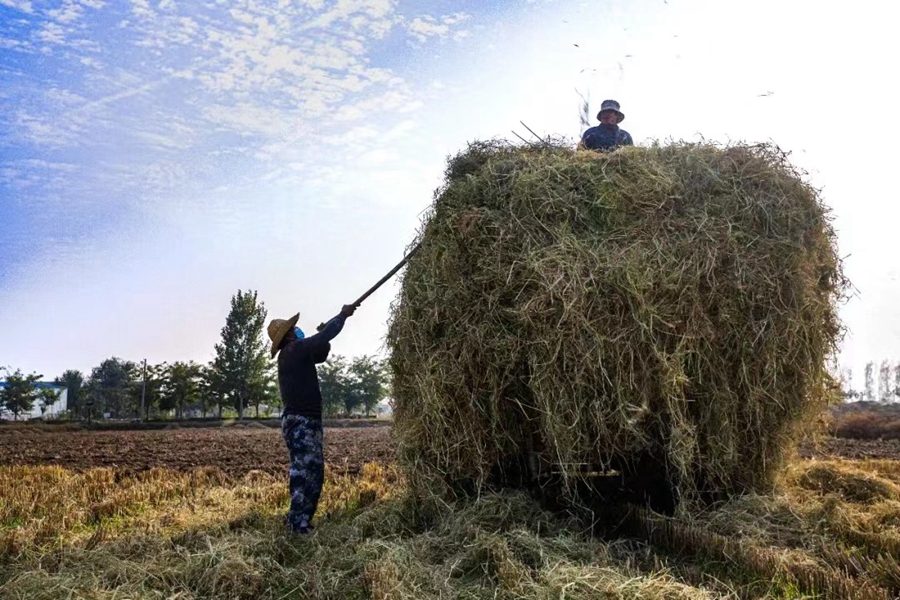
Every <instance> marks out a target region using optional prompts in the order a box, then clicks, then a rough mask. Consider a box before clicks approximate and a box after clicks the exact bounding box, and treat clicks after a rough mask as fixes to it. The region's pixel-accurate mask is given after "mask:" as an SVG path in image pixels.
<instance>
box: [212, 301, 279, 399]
mask: <svg viewBox="0 0 900 600" xmlns="http://www.w3.org/2000/svg"><path fill="white" fill-rule="evenodd" d="M266 314H267V311H266V307H265V305H264V304H263V303H262V302H259V301H258V300H257V294H256V292H255V291H253V292H250V291H248V292H246V293H245V292H242V291H241V290H238V292H237V294H235V295H234V296H232V298H231V310H230V312H229V313H228V317H227V318H226V319H225V327H223V328H222V341H221V343H219V344H216V357H215V359H214V360H213V370H214V371H215V375H214V377H213V379H214V381H215V384H216V388H217V391H218V393H219V394H220V396H219V397H220V403H221V402H230V403H231V404H232V405H233V406H234V408H235V409H236V410H237V411H238V415H239V417H243V413H244V408H245V407H247V406H248V405H253V404H256V405H257V406H258V405H259V403H260V402H262V401H264V399H265V398H266V397H267V393H268V392H267V388H268V387H269V384H270V382H271V380H272V363H271V361H270V360H269V347H268V344H267V343H266V341H265V339H264V337H263V328H264V326H265V321H266ZM219 412H220V414H221V404H220V409H219Z"/></svg>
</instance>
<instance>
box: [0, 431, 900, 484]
mask: <svg viewBox="0 0 900 600" xmlns="http://www.w3.org/2000/svg"><path fill="white" fill-rule="evenodd" d="M801 455H802V456H804V457H806V458H810V457H813V456H815V457H817V458H853V459H858V458H874V459H895V460H900V440H849V439H838V438H826V439H824V440H823V441H822V442H821V443H820V444H819V446H818V447H817V448H813V447H810V446H807V447H805V448H803V449H802V450H801ZM393 458H394V445H393V441H392V440H391V437H390V428H389V427H366V428H326V429H325V460H326V462H328V464H329V465H330V466H331V468H332V469H334V470H335V471H336V472H340V473H357V472H359V469H360V468H361V466H362V465H363V464H364V463H366V462H378V463H382V464H385V463H388V462H391V461H392V460H393ZM17 464H18V465H47V464H55V465H60V466H64V467H67V468H71V469H75V470H84V469H89V468H92V467H118V468H121V469H126V470H134V471H142V470H146V469H149V468H152V467H164V468H168V469H175V470H179V471H187V470H190V469H191V468H193V467H206V466H216V467H219V468H221V469H222V470H223V471H225V472H226V473H228V474H231V475H236V474H241V473H246V472H248V471H252V470H259V471H265V472H268V473H283V472H284V470H285V469H286V468H287V452H286V451H285V448H284V443H283V442H282V440H281V435H280V432H279V431H278V430H277V429H272V428H268V427H259V428H243V427H241V428H237V427H224V428H222V427H220V428H202V429H171V430H164V431H93V432H92V431H60V432H53V433H47V432H45V431H40V430H36V429H35V430H32V429H28V428H22V429H14V430H7V431H0V465H17Z"/></svg>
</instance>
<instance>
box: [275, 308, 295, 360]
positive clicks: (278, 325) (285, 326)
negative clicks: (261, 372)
mask: <svg viewBox="0 0 900 600" xmlns="http://www.w3.org/2000/svg"><path fill="white" fill-rule="evenodd" d="M299 320H300V313H297V314H296V315H294V316H293V317H291V318H290V319H288V320H284V319H272V320H271V321H269V327H268V332H269V339H270V340H272V358H275V355H276V354H278V346H280V345H281V340H283V339H284V336H286V335H287V334H288V333H290V331H291V329H293V328H294V325H296V324H297V321H299Z"/></svg>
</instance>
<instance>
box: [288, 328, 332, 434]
mask: <svg viewBox="0 0 900 600" xmlns="http://www.w3.org/2000/svg"><path fill="white" fill-rule="evenodd" d="M344 321H345V318H344V317H343V316H341V315H338V316H337V317H335V318H333V319H332V320H330V321H329V322H328V323H327V324H326V325H325V327H324V328H323V329H322V331H320V332H319V333H317V334H316V335H314V336H311V337H308V338H305V339H302V340H297V341H295V342H292V343H290V344H288V345H287V346H285V347H284V348H282V350H281V352H280V354H279V355H278V388H279V390H280V391H281V401H282V403H283V404H284V413H283V414H285V415H300V416H303V417H309V418H311V419H321V418H322V391H321V390H320V389H319V374H318V373H317V372H316V365H317V364H319V363H323V362H325V360H326V359H327V358H328V352H329V351H330V350H331V344H330V343H329V342H330V341H331V340H332V339H334V337H335V336H337V334H339V333H340V332H341V329H343V327H344ZM288 335H293V333H288Z"/></svg>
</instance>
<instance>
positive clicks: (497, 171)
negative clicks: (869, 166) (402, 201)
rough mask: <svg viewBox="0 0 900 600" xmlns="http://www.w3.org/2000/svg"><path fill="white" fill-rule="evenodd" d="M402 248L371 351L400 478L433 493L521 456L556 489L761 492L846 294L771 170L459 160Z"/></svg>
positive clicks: (650, 159) (511, 150)
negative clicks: (398, 277) (545, 467)
mask: <svg viewBox="0 0 900 600" xmlns="http://www.w3.org/2000/svg"><path fill="white" fill-rule="evenodd" d="M419 241H420V242H421V249H420V250H419V252H418V253H417V254H416V255H415V256H414V257H413V258H412V260H411V261H410V263H409V266H408V268H407V271H406V273H405V275H404V279H403V287H402V291H401V296H400V300H399V301H398V303H397V304H396V306H395V308H394V313H393V316H392V323H391V327H390V333H389V345H390V347H391V351H392V357H391V363H392V367H393V371H394V398H395V413H394V414H395V431H396V433H397V436H398V440H399V441H400V443H401V446H402V448H401V452H402V456H403V457H404V460H405V462H406V464H407V465H408V466H409V467H410V468H411V472H412V474H413V477H414V479H415V480H417V481H418V480H421V481H423V482H425V483H426V484H427V485H428V486H430V487H431V488H433V489H439V488H440V486H441V485H442V484H443V483H444V482H448V483H450V484H451V485H456V484H458V483H459V482H461V481H466V480H468V481H470V482H472V483H473V484H474V485H472V486H471V487H473V488H475V489H480V488H481V486H482V485H483V484H484V483H485V482H487V481H490V480H491V479H492V478H493V476H494V474H495V472H496V471H495V469H496V467H497V465H504V464H509V463H514V462H515V460H516V459H517V458H518V457H519V456H520V455H521V454H522V452H524V451H526V450H528V449H529V448H531V447H534V448H535V449H537V450H540V451H541V452H542V453H543V455H544V457H545V458H546V459H547V460H548V461H549V462H550V463H552V464H553V465H555V466H556V467H557V468H559V469H561V470H562V471H563V473H564V475H565V477H564V478H563V480H562V481H563V483H564V484H571V483H572V479H574V478H573V477H570V475H571V474H573V473H574V469H573V468H572V467H573V466H574V465H581V464H585V463H589V464H594V465H602V466H605V467H612V468H615V469H628V468H635V467H634V463H635V462H636V461H637V460H638V459H646V458H647V457H649V460H650V461H651V462H652V463H654V464H656V465H659V467H660V469H661V471H662V473H663V475H662V476H663V477H668V479H669V480H670V481H671V482H672V483H673V485H674V486H675V487H676V488H677V489H678V491H679V492H680V495H681V498H683V499H688V500H692V499H695V498H696V497H698V495H699V494H698V492H699V493H702V492H705V491H709V492H716V493H735V492H737V493H740V492H745V491H750V490H756V491H764V490H767V489H769V488H770V487H771V485H772V483H773V481H774V479H775V477H776V475H777V474H778V472H779V469H780V467H781V465H783V464H784V462H785V460H786V459H787V458H788V457H789V456H790V454H791V451H792V449H793V447H794V445H795V441H796V439H797V437H798V430H799V429H800V428H802V426H803V425H805V424H806V423H809V422H811V421H813V420H814V419H812V418H810V417H813V416H814V415H816V414H818V413H819V412H821V409H822V407H823V406H824V405H825V404H826V403H827V402H828V401H829V399H830V398H832V395H831V392H832V390H831V388H830V385H831V383H830V381H831V380H830V378H829V376H828V373H827V370H826V361H827V359H828V358H829V357H830V356H831V355H832V353H833V351H834V349H835V343H836V341H837V339H838V336H839V334H840V331H841V329H840V324H839V322H838V319H837V315H836V309H835V307H836V302H837V301H838V299H839V298H840V296H841V294H842V291H843V289H844V286H845V283H846V282H845V280H844V279H843V276H842V274H841V267H840V263H839V260H838V258H837V255H836V251H835V245H834V233H833V231H832V229H831V226H830V224H829V217H828V210H827V209H826V207H824V206H823V204H822V203H821V202H820V200H819V197H818V195H817V192H816V191H815V190H814V189H812V188H810V187H809V186H808V185H807V184H805V183H804V182H803V180H802V177H801V176H800V174H798V173H797V172H796V171H795V170H794V169H793V168H792V167H791V166H790V164H789V163H788V162H787V161H786V158H785V156H784V155H783V154H781V153H780V152H779V151H778V150H777V149H775V148H771V147H768V146H753V147H746V146H734V147H728V148H718V147H714V146H711V145H693V144H685V145H673V146H667V147H656V146H654V147H650V148H638V147H634V148H623V149H621V150H619V151H617V152H614V153H612V154H607V155H599V154H597V153H593V152H574V153H573V152H572V151H571V150H570V149H568V148H566V147H564V146H556V145H552V144H545V145H540V146H532V147H527V148H520V147H512V146H508V145H504V144H490V143H487V144H476V145H473V146H472V147H470V148H469V150H468V151H466V152H464V153H462V154H460V155H459V156H457V157H455V158H454V159H452V160H451V161H450V164H449V166H448V168H447V174H446V185H445V187H444V188H443V189H441V190H440V191H439V193H438V195H437V198H436V201H435V204H434V206H433V209H432V211H431V213H430V214H429V215H428V218H427V220H426V223H425V225H424V227H423V230H422V233H421V235H420V240H419ZM576 477H577V476H576ZM435 484H437V485H435ZM573 489H575V486H572V485H566V487H565V489H564V491H565V492H569V491H571V490H573Z"/></svg>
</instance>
